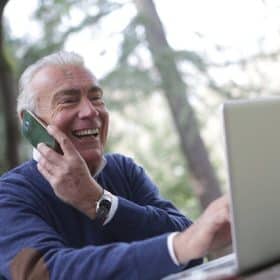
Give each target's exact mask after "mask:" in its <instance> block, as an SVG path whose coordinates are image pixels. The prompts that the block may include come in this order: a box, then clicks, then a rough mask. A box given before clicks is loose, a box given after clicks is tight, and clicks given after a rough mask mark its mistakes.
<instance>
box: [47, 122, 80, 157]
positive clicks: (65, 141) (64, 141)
mask: <svg viewBox="0 0 280 280" xmlns="http://www.w3.org/2000/svg"><path fill="white" fill-rule="evenodd" d="M47 130H48V132H49V133H50V134H51V135H52V136H53V137H54V138H55V139H56V140H57V142H58V143H59V144H60V147H61V149H62V151H63V153H64V154H65V155H68V156H69V155H76V154H78V152H77V150H76V149H75V147H74V145H73V143H72V142H71V140H70V139H69V138H68V137H67V136H66V135H65V133H63V132H62V131H61V130H60V129H58V128H57V127H56V126H52V125H48V127H47Z"/></svg>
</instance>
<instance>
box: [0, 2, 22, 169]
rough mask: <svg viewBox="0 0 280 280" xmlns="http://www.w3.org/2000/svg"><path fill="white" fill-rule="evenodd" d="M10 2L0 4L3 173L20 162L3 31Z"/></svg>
mask: <svg viewBox="0 0 280 280" xmlns="http://www.w3.org/2000/svg"><path fill="white" fill-rule="evenodd" d="M7 3H8V0H2V1H1V2H0V73H1V75H0V100H1V103H0V104H1V112H3V114H2V117H3V124H4V131H5V133H3V134H2V135H4V137H3V142H2V143H4V155H5V156H4V159H3V161H4V162H3V163H2V164H1V165H2V166H0V171H1V172H3V171H5V170H7V169H10V168H12V167H14V166H16V165H17V164H18V162H19V155H18V139H19V137H18V125H17V118H16V112H15V104H16V99H15V80H14V77H13V73H12V68H11V66H10V64H9V62H8V60H7V57H6V55H5V48H4V34H3V33H4V31H3V29H4V28H3V25H4V24H3V11H4V8H5V5H6V4H7Z"/></svg>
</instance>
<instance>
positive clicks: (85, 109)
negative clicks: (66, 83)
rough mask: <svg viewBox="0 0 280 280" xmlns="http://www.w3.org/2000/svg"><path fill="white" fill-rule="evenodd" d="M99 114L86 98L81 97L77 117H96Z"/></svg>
mask: <svg viewBox="0 0 280 280" xmlns="http://www.w3.org/2000/svg"><path fill="white" fill-rule="evenodd" d="M98 115H99V111H98V110H97V108H96V107H95V106H94V105H93V104H92V103H91V101H90V100H89V99H88V98H83V99H82V100H81V102H80V106H79V118H81V119H83V118H89V117H96V116H98Z"/></svg>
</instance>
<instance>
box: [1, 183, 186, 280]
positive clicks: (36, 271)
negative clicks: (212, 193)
mask: <svg viewBox="0 0 280 280" xmlns="http://www.w3.org/2000/svg"><path fill="white" fill-rule="evenodd" d="M1 187H2V186H1ZM12 188H13V186H9V189H11V190H12ZM26 198H27V197H24V196H21V195H18V194H13V191H12V192H10V191H7V192H5V191H3V188H1V191H0V271H1V273H2V274H3V275H4V276H5V277H6V278H7V279H42V280H44V279H55V280H57V279H84V280H87V279H160V278H162V277H163V276H165V275H168V274H170V273H174V272H178V271H179V270H180V269H181V268H180V267H177V266H176V265H174V263H173V262H172V260H171V258H170V256H169V253H168V249H167V241H166V238H167V235H166V234H163V235H159V236H157V237H153V238H149V239H147V240H143V241H135V242H131V243H127V242H116V243H111V244H106V245H100V246H94V245H88V246H84V247H82V248H72V247H70V246H69V245H68V244H67V242H66V241H65V240H64V239H63V237H62V236H60V235H59V234H58V233H57V232H56V231H55V229H54V228H53V227H52V226H50V225H49V224H48V222H47V219H45V218H44V217H43V216H42V213H41V212H40V211H38V207H37V205H36V203H35V202H33V203H31V202H30V201H29V200H28V199H27V200H26ZM66 218H67V217H66ZM159 268H160V269H159Z"/></svg>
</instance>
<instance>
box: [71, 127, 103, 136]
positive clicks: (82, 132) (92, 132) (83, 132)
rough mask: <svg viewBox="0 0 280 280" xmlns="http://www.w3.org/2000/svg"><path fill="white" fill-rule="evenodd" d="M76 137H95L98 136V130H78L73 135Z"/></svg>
mask: <svg viewBox="0 0 280 280" xmlns="http://www.w3.org/2000/svg"><path fill="white" fill-rule="evenodd" d="M74 134H75V135H76V136H89V135H95V136H97V135H98V134H99V128H95V129H84V130H80V131H77V132H75V133H74Z"/></svg>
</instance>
